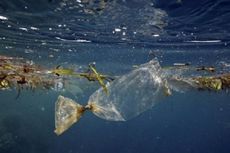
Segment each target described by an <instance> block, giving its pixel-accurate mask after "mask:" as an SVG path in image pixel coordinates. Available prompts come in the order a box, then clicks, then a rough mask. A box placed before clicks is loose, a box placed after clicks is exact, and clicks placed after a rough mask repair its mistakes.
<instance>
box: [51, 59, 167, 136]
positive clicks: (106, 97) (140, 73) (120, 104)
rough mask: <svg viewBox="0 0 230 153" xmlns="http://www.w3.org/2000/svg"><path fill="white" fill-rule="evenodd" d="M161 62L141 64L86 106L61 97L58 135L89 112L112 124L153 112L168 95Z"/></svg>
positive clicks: (57, 123) (91, 98)
mask: <svg viewBox="0 0 230 153" xmlns="http://www.w3.org/2000/svg"><path fill="white" fill-rule="evenodd" d="M162 78H163V77H162V76H161V68H160V65H159V63H158V61H157V60H152V61H150V62H149V63H146V64H143V65H140V66H139V67H138V68H137V69H135V70H133V71H131V72H130V73H128V74H126V75H123V76H121V77H119V78H118V79H116V80H114V81H113V82H111V83H109V84H107V85H106V88H107V89H108V94H106V93H105V92H103V88H100V89H98V90H97V91H95V92H94V93H93V94H92V95H91V96H90V98H89V100H88V104H87V105H86V106H84V107H83V106H81V105H79V104H77V103H75V102H74V101H73V100H71V99H69V98H65V97H62V96H59V97H58V100H57V102H56V109H55V111H56V113H55V124H56V126H55V127H56V130H55V133H57V134H58V135H59V134H61V133H63V132H64V131H65V130H67V129H68V128H69V127H70V126H71V125H72V124H74V123H75V122H77V121H78V120H79V118H80V117H81V116H82V114H83V112H84V111H85V110H91V111H92V112H93V113H94V114H95V115H96V116H98V117H100V118H102V119H105V120H110V121H125V120H128V119H131V118H133V117H135V116H137V115H139V114H140V113H142V112H144V111H146V110H147V109H150V108H151V107H153V106H154V105H156V104H157V103H158V102H160V99H161V98H162V97H164V96H165V89H166V86H165V80H163V79H162Z"/></svg>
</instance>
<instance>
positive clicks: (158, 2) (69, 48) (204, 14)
mask: <svg viewBox="0 0 230 153" xmlns="http://www.w3.org/2000/svg"><path fill="white" fill-rule="evenodd" d="M229 24H230V1H228V0H199V1H191V0H171V1H167V0H155V1H151V0H142V1H138V0H107V1H106V0H104V1H103V0H101V1H100V0H37V1H33V0H1V1H0V54H1V55H9V56H19V57H24V58H27V59H31V60H33V61H34V62H35V63H37V64H39V65H43V66H47V67H55V66H57V65H64V66H72V65H82V66H87V65H88V63H90V62H93V61H95V62H96V63H97V64H96V66H97V69H98V70H99V71H100V72H104V73H108V74H110V75H123V74H125V73H127V72H129V71H131V70H132V69H133V67H132V66H133V65H138V64H142V63H146V62H148V61H149V60H150V59H152V58H153V56H157V57H158V59H159V61H160V64H161V66H162V67H164V66H169V65H172V64H173V63H176V62H189V63H191V64H192V65H213V66H220V65H221V64H223V63H225V64H229V63H230V52H229V49H230V47H229V41H230V28H229V26H230V25H229ZM153 53H154V55H153ZM226 71H227V72H229V67H226ZM82 88H84V89H82V90H83V91H84V92H83V93H77V94H76V95H75V96H73V95H71V94H69V93H58V92H55V91H49V92H43V91H36V92H32V91H24V92H22V93H21V95H20V97H19V98H18V99H16V98H15V97H16V96H17V92H16V91H14V90H12V91H0V97H1V100H0V104H1V107H0V153H101V152H110V153H115V152H116V153H117V152H119V153H123V152H124V153H140V152H144V153H153V152H155V153H178V152H183V153H229V152H230V146H229V142H230V118H229V116H230V103H229V98H230V95H229V92H228V91H226V92H225V91H224V92H218V93H216V92H208V91H202V92H200V91H191V92H186V93H176V92H175V93H173V95H172V96H170V97H167V98H165V99H164V100H163V101H162V102H160V103H159V104H158V105H157V106H155V107H154V108H151V109H149V110H148V111H146V112H144V113H143V114H141V115H140V116H138V117H136V118H134V119H132V120H129V121H127V122H109V121H106V120H102V119H100V118H97V117H96V116H94V115H93V114H92V113H91V112H87V113H86V114H84V116H83V117H82V118H81V120H80V121H79V123H77V124H76V125H74V126H73V127H72V128H71V129H69V130H68V131H67V132H66V133H64V134H63V135H61V136H56V135H55V134H54V132H53V130H54V103H55V101H56V99H57V96H58V95H59V94H63V95H66V96H70V97H71V98H74V100H76V101H78V102H80V103H86V102H87V100H88V96H89V95H90V94H92V92H93V91H94V88H93V89H91V88H90V87H89V88H86V87H82ZM143 90H144V89H143Z"/></svg>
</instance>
